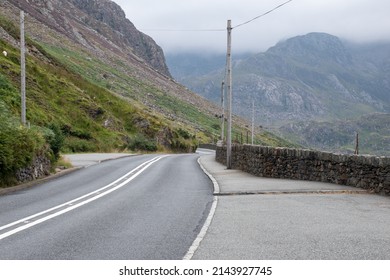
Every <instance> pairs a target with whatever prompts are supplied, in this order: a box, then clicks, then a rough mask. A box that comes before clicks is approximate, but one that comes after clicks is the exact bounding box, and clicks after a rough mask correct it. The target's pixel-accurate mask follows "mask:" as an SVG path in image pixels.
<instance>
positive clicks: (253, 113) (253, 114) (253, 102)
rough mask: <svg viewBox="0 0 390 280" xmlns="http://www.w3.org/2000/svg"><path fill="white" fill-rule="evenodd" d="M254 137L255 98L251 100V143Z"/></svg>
mask: <svg viewBox="0 0 390 280" xmlns="http://www.w3.org/2000/svg"><path fill="white" fill-rule="evenodd" d="M254 138H255V99H253V100H252V145H253V140H254Z"/></svg>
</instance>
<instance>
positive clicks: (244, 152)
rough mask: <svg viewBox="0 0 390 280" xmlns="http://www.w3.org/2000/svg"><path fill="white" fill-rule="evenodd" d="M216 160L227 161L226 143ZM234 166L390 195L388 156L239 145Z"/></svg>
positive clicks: (220, 148) (275, 176) (236, 148)
mask: <svg viewBox="0 0 390 280" xmlns="http://www.w3.org/2000/svg"><path fill="white" fill-rule="evenodd" d="M216 160H217V161H218V162H220V163H222V164H225V165H226V147H218V148H217V152H216ZM232 168H233V169H239V170H242V171H245V172H248V173H250V174H253V175H256V176H261V177H269V178H283V179H295V180H309V181H319V182H327V183H335V184H341V185H348V186H353V187H359V188H363V189H367V190H372V191H374V192H376V193H380V194H386V195H390V158H389V157H374V156H363V155H340V154H332V153H328V152H320V151H312V150H302V149H288V148H273V147H264V146H251V145H243V146H241V145H236V146H233V147H232Z"/></svg>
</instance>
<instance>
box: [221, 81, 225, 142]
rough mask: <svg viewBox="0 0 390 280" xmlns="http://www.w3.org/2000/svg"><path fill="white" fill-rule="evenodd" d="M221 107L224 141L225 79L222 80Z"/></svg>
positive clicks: (223, 138)
mask: <svg viewBox="0 0 390 280" xmlns="http://www.w3.org/2000/svg"><path fill="white" fill-rule="evenodd" d="M221 107H222V127H221V140H222V143H223V141H224V140H225V81H222V87H221Z"/></svg>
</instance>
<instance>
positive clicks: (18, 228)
mask: <svg viewBox="0 0 390 280" xmlns="http://www.w3.org/2000/svg"><path fill="white" fill-rule="evenodd" d="M164 157H166V156H161V157H156V158H153V159H152V160H149V161H147V162H144V163H142V164H141V165H139V166H138V167H136V168H135V169H133V170H132V171H130V172H129V173H127V174H126V175H125V176H122V177H121V178H124V177H126V176H127V175H128V174H130V173H132V172H134V171H135V170H137V169H139V168H140V167H141V166H144V167H143V168H142V169H141V170H139V171H138V172H137V173H135V174H134V175H133V176H131V177H130V178H129V179H127V180H126V181H124V182H122V183H121V184H119V185H118V186H116V187H114V188H112V189H109V190H108V191H106V192H104V193H101V194H99V195H97V196H94V197H92V198H90V199H87V200H85V201H83V202H81V203H78V204H76V205H73V206H71V207H68V208H66V209H63V210H61V211H59V212H56V213H53V214H51V215H48V216H45V217H43V218H41V219H39V220H36V221H34V222H32V223H29V224H26V225H24V226H20V227H17V228H15V229H14V230H11V231H8V232H6V233H4V234H1V235H0V240H2V239H4V238H6V237H8V236H11V235H13V234H15V233H18V232H20V231H23V230H26V229H28V228H30V227H33V226H35V225H38V224H40V223H43V222H45V221H47V220H50V219H52V218H55V217H57V216H60V215H62V214H65V213H67V212H69V211H72V210H74V209H76V208H79V207H81V206H83V205H85V204H88V203H90V202H92V201H94V200H97V199H99V198H101V197H103V196H106V195H108V194H110V193H112V192H113V191H116V190H117V189H120V188H122V187H123V186H124V185H126V184H127V183H129V182H130V181H132V180H133V179H135V178H136V177H138V176H139V175H140V174H141V173H142V172H144V171H145V170H146V169H147V168H149V167H150V166H151V165H152V164H154V163H155V162H157V161H159V160H160V159H162V158H164ZM145 164H146V166H145ZM118 180H119V179H118ZM118 180H116V181H115V182H117V181H118ZM115 182H113V183H111V184H109V185H107V186H105V187H103V188H101V189H100V190H102V189H105V188H108V186H111V185H113V184H114V183H115ZM98 191H99V190H97V191H94V192H91V193H89V194H87V195H84V196H82V197H86V196H89V195H91V194H93V193H96V192H98ZM80 198H81V197H80ZM80 198H77V199H74V200H72V201H77V200H80ZM69 203H70V202H67V203H64V204H61V205H60V206H56V207H53V208H51V209H49V210H53V209H57V208H59V207H61V206H64V205H67V204H69ZM49 210H46V211H43V212H40V213H38V214H35V215H32V216H30V217H27V218H24V219H21V220H19V221H17V222H14V223H12V224H10V225H14V224H15V223H20V221H26V220H28V218H29V219H31V217H36V216H39V214H41V215H42V214H44V213H46V212H49ZM7 227H9V225H6V226H4V227H3V228H7Z"/></svg>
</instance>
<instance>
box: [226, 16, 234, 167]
mask: <svg viewBox="0 0 390 280" xmlns="http://www.w3.org/2000/svg"><path fill="white" fill-rule="evenodd" d="M232 29H233V28H232V21H231V20H228V22H227V58H226V62H227V63H226V64H227V65H226V68H227V91H228V92H227V94H228V127H227V144H226V157H227V158H226V166H227V169H232Z"/></svg>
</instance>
